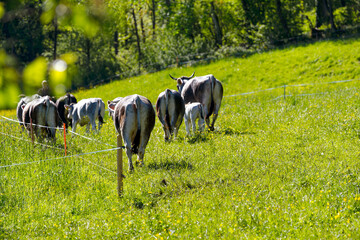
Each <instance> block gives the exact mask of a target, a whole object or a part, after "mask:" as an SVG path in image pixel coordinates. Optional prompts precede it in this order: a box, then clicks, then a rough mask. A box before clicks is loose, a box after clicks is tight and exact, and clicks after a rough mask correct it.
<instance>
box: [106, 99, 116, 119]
mask: <svg viewBox="0 0 360 240" xmlns="http://www.w3.org/2000/svg"><path fill="white" fill-rule="evenodd" d="M107 104H108V109H109V116H111V117H112V118H113V119H114V112H115V106H116V103H114V102H113V101H110V100H108V101H107Z"/></svg>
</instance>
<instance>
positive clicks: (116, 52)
mask: <svg viewBox="0 0 360 240" xmlns="http://www.w3.org/2000/svg"><path fill="white" fill-rule="evenodd" d="M114 50H115V55H118V53H119V32H118V31H117V30H116V31H115V32H114Z"/></svg>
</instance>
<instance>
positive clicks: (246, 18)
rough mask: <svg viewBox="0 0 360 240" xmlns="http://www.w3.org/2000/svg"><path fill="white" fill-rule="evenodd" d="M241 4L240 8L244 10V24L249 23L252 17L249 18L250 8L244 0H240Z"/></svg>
mask: <svg viewBox="0 0 360 240" xmlns="http://www.w3.org/2000/svg"><path fill="white" fill-rule="evenodd" d="M241 5H242V8H243V10H244V13H245V14H244V15H245V23H246V25H249V23H252V19H251V13H250V9H249V4H248V2H247V1H246V0H241Z"/></svg>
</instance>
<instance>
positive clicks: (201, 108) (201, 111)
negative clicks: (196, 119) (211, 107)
mask: <svg viewBox="0 0 360 240" xmlns="http://www.w3.org/2000/svg"><path fill="white" fill-rule="evenodd" d="M199 111H200V117H201V118H202V119H204V110H203V106H202V105H201V104H199Z"/></svg>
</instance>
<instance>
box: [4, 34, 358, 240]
mask: <svg viewBox="0 0 360 240" xmlns="http://www.w3.org/2000/svg"><path fill="white" fill-rule="evenodd" d="M359 64H360V41H358V40H357V39H347V40H337V41H324V42H318V43H313V44H309V45H301V46H291V47H288V48H285V49H279V50H272V51H268V52H261V53H256V54H253V55H249V56H243V57H239V58H227V59H224V60H220V61H217V62H211V63H208V64H199V65H196V66H189V67H182V68H176V69H175V68H174V69H167V70H164V71H162V72H157V73H153V74H146V75H142V76H138V77H134V78H131V79H125V80H122V81H114V82H112V83H110V84H107V85H103V86H95V87H93V88H92V89H89V90H79V91H78V92H75V93H74V95H75V96H76V97H77V98H78V99H82V98H88V97H101V98H102V99H103V100H104V102H105V101H107V100H109V99H113V98H115V97H118V96H126V95H130V94H134V93H137V94H140V95H144V96H146V97H148V98H149V99H150V100H151V102H152V103H153V104H155V102H156V99H157V96H158V95H159V93H160V92H161V91H163V90H165V89H166V88H171V89H176V83H175V81H173V80H172V79H170V77H169V74H171V75H172V76H181V75H191V74H192V72H193V71H195V72H196V75H197V76H200V75H205V74H209V73H212V74H213V75H214V76H215V77H216V78H218V79H219V80H221V81H222V83H223V86H224V95H225V97H224V99H223V103H222V107H221V110H220V114H219V117H218V121H217V122H216V124H215V131H214V132H208V131H206V132H203V133H201V134H197V135H195V136H193V137H190V138H188V137H186V136H185V134H186V131H185V126H184V123H183V124H182V126H181V130H180V132H179V137H178V139H176V140H173V141H172V142H170V143H165V142H164V139H163V131H162V127H161V126H160V123H159V121H158V120H156V125H155V128H154V130H153V132H152V135H151V139H150V142H149V144H148V146H147V149H146V154H145V159H144V162H145V166H144V167H138V166H135V171H134V173H132V174H130V173H129V172H128V171H127V159H126V157H125V154H124V169H125V173H124V175H125V176H126V178H125V180H124V194H123V197H121V198H119V197H118V196H117V190H116V186H117V181H116V151H107V152H98V153H93V154H89V155H86V154H84V153H89V152H96V151H99V150H106V149H111V148H113V147H115V146H116V133H115V129H114V126H113V123H112V120H111V119H110V118H109V117H108V116H106V118H105V121H106V123H105V124H104V126H103V128H102V129H101V131H100V133H99V134H95V133H86V132H85V127H84V128H81V127H78V130H77V132H78V133H80V134H81V135H83V136H86V137H88V138H91V139H94V140H88V139H86V138H82V137H79V136H75V135H71V134H68V135H67V147H68V156H71V155H76V154H84V155H80V156H77V157H69V158H60V157H63V156H64V151H63V147H64V142H63V135H62V133H60V131H59V133H58V134H57V141H56V143H55V144H52V143H50V142H46V141H45V142H43V144H46V145H51V147H47V146H42V145H40V144H36V145H35V146H33V145H32V143H31V141H30V138H29V137H28V136H27V134H26V133H24V132H21V131H20V128H19V126H18V124H17V123H13V122H10V121H7V120H5V119H4V118H0V124H1V125H0V131H1V135H2V136H1V141H0V166H6V165H14V164H24V165H16V166H9V167H0V236H1V238H3V239H44V238H49V239H63V238H70V239H91V238H94V239H198V238H201V239H274V238H291V239H299V238H300V239H319V238H320V239H335V238H336V239H345V238H349V239H359V237H360V232H359V226H360V215H359V213H360V169H359V167H360V147H359V144H360V121H359V112H360V101H359V88H360V81H359V79H360V78H359V76H360V74H359V73H360V68H359ZM343 80H353V81H349V82H339V83H329V82H335V81H343ZM299 84H306V85H303V86H294V85H299ZM283 85H286V87H285V95H286V96H285V98H284V87H282V86H283ZM268 88H274V89H272V90H265V89H268ZM262 90H265V91H262ZM252 91H255V93H252V94H241V93H248V92H252ZM0 115H1V116H6V117H9V118H12V119H15V118H16V117H15V111H14V110H11V111H2V112H0ZM135 159H136V157H135V156H134V158H133V161H135ZM42 160H44V161H42ZM25 163H26V164H25Z"/></svg>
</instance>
